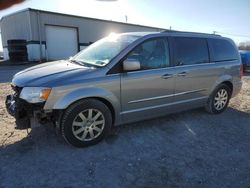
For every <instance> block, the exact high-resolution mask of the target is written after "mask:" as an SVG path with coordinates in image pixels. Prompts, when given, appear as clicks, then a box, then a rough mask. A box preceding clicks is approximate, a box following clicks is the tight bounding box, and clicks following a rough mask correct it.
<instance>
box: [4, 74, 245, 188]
mask: <svg viewBox="0 0 250 188" xmlns="http://www.w3.org/2000/svg"><path fill="white" fill-rule="evenodd" d="M10 91H11V89H10V87H9V84H8V83H1V84H0V126H1V128H0V187H108V188H110V187H209V188H210V187H233V188H235V187H250V74H248V75H245V76H244V84H243V89H242V91H241V93H240V94H239V95H238V96H237V97H236V98H234V99H232V100H231V102H230V105H229V106H230V107H229V108H228V109H227V110H226V111H225V112H224V113H222V114H220V115H209V114H207V113H206V112H205V111H204V110H203V109H197V110H192V111H188V112H182V113H178V114H173V115H168V116H166V117H162V118H158V119H154V120H149V121H143V122H139V123H134V124H129V125H125V126H120V127H117V128H115V130H114V132H113V133H112V135H111V136H110V137H109V138H107V139H106V140H104V141H103V142H101V143H100V144H98V145H96V146H92V147H88V148H83V149H77V148H73V147H71V146H69V145H67V144H66V143H65V142H64V140H63V139H62V138H61V137H60V136H59V135H57V134H56V132H55V130H54V129H53V128H51V126H49V125H48V126H44V127H39V128H36V129H33V130H29V131H30V132H29V134H27V131H26V130H25V131H16V130H14V128H13V127H14V125H13V124H14V120H13V118H12V117H10V116H9V115H7V112H6V110H5V106H4V100H5V97H6V95H7V94H8V93H10Z"/></svg>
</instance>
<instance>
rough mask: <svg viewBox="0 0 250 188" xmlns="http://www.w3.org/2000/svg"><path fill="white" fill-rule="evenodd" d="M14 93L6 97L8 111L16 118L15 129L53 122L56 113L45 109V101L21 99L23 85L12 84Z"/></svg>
mask: <svg viewBox="0 0 250 188" xmlns="http://www.w3.org/2000/svg"><path fill="white" fill-rule="evenodd" d="M12 89H13V90H14V93H13V94H12V95H8V96H7V97H6V101H5V105H6V109H7V111H8V113H9V114H10V115H11V116H13V117H14V118H15V120H16V127H15V129H19V130H22V129H27V128H33V127H37V126H39V125H41V124H45V123H47V122H49V121H50V122H51V121H52V122H53V117H54V113H52V112H46V113H45V111H44V110H43V107H44V105H45V102H41V103H35V104H34V103H28V102H27V101H25V100H23V99H21V98H20V97H19V96H20V93H21V91H22V88H21V87H18V86H12Z"/></svg>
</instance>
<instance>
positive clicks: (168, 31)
mask: <svg viewBox="0 0 250 188" xmlns="http://www.w3.org/2000/svg"><path fill="white" fill-rule="evenodd" d="M161 33H188V34H202V35H213V36H219V37H221V35H218V34H214V33H198V32H190V31H177V30H170V29H167V30H163V31H161Z"/></svg>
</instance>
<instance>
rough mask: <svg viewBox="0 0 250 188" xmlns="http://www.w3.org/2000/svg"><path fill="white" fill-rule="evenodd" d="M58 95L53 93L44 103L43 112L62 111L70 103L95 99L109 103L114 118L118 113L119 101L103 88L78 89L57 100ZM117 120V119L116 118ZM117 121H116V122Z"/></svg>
mask: <svg viewBox="0 0 250 188" xmlns="http://www.w3.org/2000/svg"><path fill="white" fill-rule="evenodd" d="M57 97H58V95H57V94H56V91H54V92H53V93H52V94H51V95H50V96H49V98H48V100H47V102H46V103H45V106H44V110H63V109H66V108H68V107H69V106H70V105H71V104H72V103H74V102H76V101H78V100H81V99H84V98H90V97H92V98H93V97H97V98H102V99H105V100H106V101H108V102H110V103H111V104H112V106H113V108H114V111H115V116H116V117H117V116H118V114H119V112H120V101H119V99H118V97H117V96H115V95H114V94H113V93H111V92H110V91H107V90H105V89H103V88H93V87H90V88H78V89H76V90H73V91H70V92H68V93H65V94H63V95H61V97H59V99H58V98H57ZM118 119H119V118H118ZM118 119H117V120H118Z"/></svg>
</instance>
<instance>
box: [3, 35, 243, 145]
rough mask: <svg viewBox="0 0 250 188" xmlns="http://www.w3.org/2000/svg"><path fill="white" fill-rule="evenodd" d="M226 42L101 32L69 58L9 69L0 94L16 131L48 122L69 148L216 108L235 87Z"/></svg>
mask: <svg viewBox="0 0 250 188" xmlns="http://www.w3.org/2000/svg"><path fill="white" fill-rule="evenodd" d="M241 77H242V66H241V60H240V55H239V53H238V51H237V47H236V46H235V44H234V42H233V41H232V40H231V39H228V38H224V37H221V36H219V35H213V34H202V33H191V32H178V31H165V32H155V33H145V32H138V33H136V32H135V33H123V34H112V35H110V36H108V37H105V38H103V39H101V40H99V41H97V42H95V43H94V44H92V45H90V46H89V47H88V48H86V49H85V50H83V51H81V52H79V53H78V54H76V55H75V56H74V57H72V58H70V59H69V60H61V61H55V62H49V63H44V64H41V65H38V66H34V67H31V68H28V69H25V70H23V71H21V72H19V73H17V74H16V75H15V76H14V77H13V80H12V88H13V90H14V93H13V94H12V95H9V96H8V97H7V99H6V107H7V109H8V112H9V113H10V114H11V115H13V116H14V117H15V119H16V128H17V129H26V128H30V127H33V126H34V125H38V124H44V123H47V122H53V123H54V124H55V125H56V127H58V128H59V129H60V131H61V133H62V136H63V137H64V138H65V140H66V141H67V142H68V143H70V144H72V145H74V146H77V147H84V146H89V145H93V144H95V143H97V142H99V141H100V140H102V139H103V138H104V137H105V136H106V135H107V134H108V133H109V131H110V129H111V128H112V127H113V126H116V125H120V124H125V123H131V122H135V121H139V120H145V119H149V118H155V117H159V116H163V115H166V114H169V113H174V112H179V111H183V110H187V109H192V108H199V107H203V106H204V107H205V109H206V110H207V111H208V112H209V113H212V114H219V113H221V112H223V111H224V110H225V109H226V107H227V106H228V103H229V100H230V98H232V97H234V96H235V95H236V94H237V93H239V91H240V89H241V86H242V81H241Z"/></svg>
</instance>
